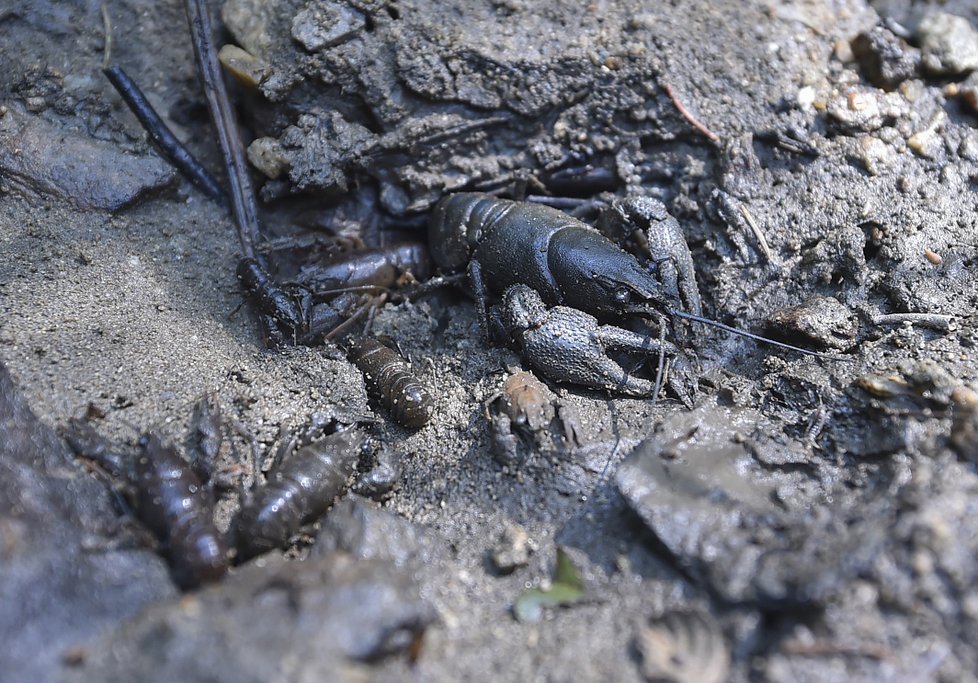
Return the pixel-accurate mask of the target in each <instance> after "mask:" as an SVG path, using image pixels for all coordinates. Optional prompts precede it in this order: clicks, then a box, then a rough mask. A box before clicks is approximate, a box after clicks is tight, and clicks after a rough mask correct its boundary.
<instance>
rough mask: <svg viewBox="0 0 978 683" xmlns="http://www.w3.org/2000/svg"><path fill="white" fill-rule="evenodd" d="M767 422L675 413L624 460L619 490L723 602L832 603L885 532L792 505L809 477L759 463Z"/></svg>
mask: <svg viewBox="0 0 978 683" xmlns="http://www.w3.org/2000/svg"><path fill="white" fill-rule="evenodd" d="M759 419H760V416H759V415H758V413H756V412H755V411H752V410H739V409H731V408H720V407H711V406H709V405H702V406H700V407H698V408H697V409H696V410H694V411H692V412H690V413H682V414H676V415H673V416H671V417H670V418H669V419H667V420H666V422H664V423H663V424H662V425H660V428H659V429H658V430H657V433H656V435H655V436H653V437H651V438H650V439H648V440H647V441H644V442H643V443H641V444H640V445H639V446H638V447H637V448H636V449H635V450H634V451H633V452H632V453H631V454H630V455H629V456H628V458H627V459H626V460H625V461H624V462H623V463H622V465H621V467H620V468H619V470H618V474H617V476H616V479H617V484H618V488H619V489H620V490H621V492H622V494H623V495H624V496H625V498H626V500H627V501H628V502H629V504H630V505H631V506H632V508H633V509H634V510H635V512H637V513H638V515H639V517H641V519H642V521H643V522H644V523H645V524H646V526H647V527H648V528H649V529H650V530H651V531H652V533H653V534H654V535H655V537H656V538H657V539H658V540H659V542H661V544H662V545H663V546H664V547H665V549H666V550H667V551H668V553H669V554H670V555H671V556H672V560H673V561H674V562H675V563H676V564H677V565H678V566H679V567H680V568H682V569H683V570H684V571H686V572H688V573H689V574H690V575H691V576H692V577H694V578H696V579H697V580H698V581H700V582H702V583H703V584H705V585H706V586H707V587H708V588H709V589H710V590H711V591H712V592H713V593H714V594H715V595H717V596H719V597H720V598H721V599H722V600H724V601H728V602H731V603H740V602H750V603H757V604H762V605H769V606H788V605H804V604H811V603H820V602H824V601H825V600H827V599H829V598H831V597H832V595H833V594H834V592H835V591H837V590H839V588H840V587H841V586H844V585H845V582H846V580H847V579H849V578H851V577H853V576H855V575H856V573H857V572H858V571H860V570H861V569H862V568H865V567H866V566H867V565H868V564H869V563H871V561H872V559H873V558H874V557H876V556H877V555H878V553H879V552H880V547H881V545H882V543H883V541H884V539H885V529H884V528H883V527H882V526H878V525H877V524H875V523H872V522H867V523H853V524H850V521H852V520H850V519H849V515H848V514H847V513H846V511H845V510H840V509H838V508H830V507H828V506H827V505H826V503H825V501H808V505H807V506H806V505H804V504H802V503H794V504H793V505H792V507H793V508H794V509H796V510H798V511H797V512H792V511H791V510H789V509H787V506H786V505H785V504H783V503H780V502H779V499H780V498H782V497H783V496H785V495H786V492H790V491H793V490H797V489H796V486H797V484H798V483H799V482H800V481H802V480H801V479H799V478H798V475H797V474H788V473H779V472H772V471H771V470H770V469H769V468H766V467H761V466H760V465H759V464H758V463H757V462H755V461H754V460H753V458H752V457H751V455H750V448H749V445H748V444H749V440H748V439H746V438H744V437H743V435H744V434H749V433H750V432H751V431H752V429H753V425H754V424H756V423H757V422H758V420H759ZM767 428H768V429H769V428H770V427H769V426H768V427H767ZM806 508H807V509H806ZM864 509H865V508H864ZM870 519H872V518H871V517H870Z"/></svg>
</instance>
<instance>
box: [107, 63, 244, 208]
mask: <svg viewBox="0 0 978 683" xmlns="http://www.w3.org/2000/svg"><path fill="white" fill-rule="evenodd" d="M102 73H104V74H105V76H106V78H108V79H109V82H110V83H112V86H113V87H114V88H115V89H116V91H117V92H118V93H119V95H120V96H121V97H122V99H123V100H124V101H125V103H126V105H128V107H129V110H130V111H131V112H132V113H133V114H135V115H136V118H137V119H139V122H140V123H141V124H142V125H143V128H144V129H145V130H146V132H147V133H148V134H149V137H150V139H151V140H152V141H153V142H154V143H155V144H156V146H157V148H159V150H160V151H161V152H162V153H163V156H165V157H166V158H167V159H168V160H169V161H170V163H171V164H173V165H174V166H176V167H177V169H178V170H179V171H180V172H181V173H183V174H184V175H185V176H186V177H187V178H188V179H189V180H190V181H191V182H192V183H193V184H194V185H196V186H197V187H198V188H200V190H201V192H203V193H204V194H206V195H207V196H208V197H210V198H211V199H214V200H217V201H219V202H221V203H222V204H223V203H226V201H227V199H226V198H225V196H224V190H222V189H221V186H220V185H218V183H217V180H215V179H214V176H212V175H211V174H210V172H208V170H207V169H206V168H204V167H203V166H202V165H201V163H200V162H199V161H197V160H196V159H195V158H194V156H193V154H191V153H190V150H188V149H187V148H186V147H184V146H183V143H182V142H180V141H179V140H178V139H177V137H176V136H175V135H174V134H173V131H171V130H170V129H169V128H168V127H167V125H166V123H164V121H163V119H162V118H160V115H159V114H157V113H156V110H155V109H153V105H151V104H150V103H149V100H147V99H146V96H145V95H144V94H143V92H142V91H141V90H140V89H139V86H137V85H136V84H135V83H134V82H133V80H132V79H131V78H129V75H128V74H127V73H126V72H125V71H123V69H122V67H121V66H112V67H109V68H107V69H103V70H102Z"/></svg>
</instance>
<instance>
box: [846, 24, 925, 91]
mask: <svg viewBox="0 0 978 683" xmlns="http://www.w3.org/2000/svg"><path fill="white" fill-rule="evenodd" d="M851 45H852V53H853V55H854V56H855V58H856V60H857V61H858V62H859V66H860V69H861V71H862V74H863V76H864V77H865V78H866V80H868V81H869V82H870V83H872V84H873V85H875V86H877V87H879V88H884V89H886V90H892V89H893V88H895V87H896V86H898V85H899V84H900V83H902V82H903V81H905V80H907V79H908V78H912V77H913V76H914V74H915V73H916V72H917V66H918V65H919V64H920V53H919V51H918V50H916V49H914V48H912V47H910V46H909V45H907V43H906V41H904V40H903V39H901V38H899V37H898V36H896V35H894V34H893V33H892V32H891V31H889V30H887V29H885V28H883V27H882V26H877V27H876V28H874V29H872V30H870V31H864V32H862V33H860V34H859V35H858V36H856V37H855V38H853V40H852V43H851Z"/></svg>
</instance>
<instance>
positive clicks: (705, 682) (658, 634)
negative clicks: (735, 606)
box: [636, 612, 730, 683]
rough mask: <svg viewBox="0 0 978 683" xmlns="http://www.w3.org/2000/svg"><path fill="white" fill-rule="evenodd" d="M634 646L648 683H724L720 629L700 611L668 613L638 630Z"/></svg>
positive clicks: (726, 662) (726, 665) (726, 656)
mask: <svg viewBox="0 0 978 683" xmlns="http://www.w3.org/2000/svg"><path fill="white" fill-rule="evenodd" d="M636 644H637V646H638V649H639V652H641V654H642V674H643V675H644V676H645V677H646V678H647V679H648V680H650V681H670V682H671V683H724V681H726V680H727V678H728V676H729V673H730V653H729V652H728V650H727V644H726V642H725V641H724V638H723V633H722V632H721V631H720V626H719V625H718V624H717V623H716V621H715V620H714V619H713V617H711V616H710V615H708V614H705V613H702V612H669V613H667V614H666V615H664V616H663V617H661V618H659V619H657V620H655V621H654V622H652V623H651V624H649V625H648V626H646V627H645V628H644V629H642V630H641V631H640V632H639V634H638V637H637V643H636Z"/></svg>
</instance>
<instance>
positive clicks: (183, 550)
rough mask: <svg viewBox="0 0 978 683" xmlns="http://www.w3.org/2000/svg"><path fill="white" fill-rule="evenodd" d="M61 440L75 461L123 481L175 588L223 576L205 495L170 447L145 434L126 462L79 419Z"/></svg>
mask: <svg viewBox="0 0 978 683" xmlns="http://www.w3.org/2000/svg"><path fill="white" fill-rule="evenodd" d="M65 438H66V439H67V440H68V443H69V444H70V445H71V447H72V448H73V449H74V450H75V452H76V453H77V454H78V455H79V456H80V457H83V458H87V459H89V460H92V461H93V462H95V463H96V464H97V465H99V466H100V467H102V468H103V469H105V470H107V471H108V472H109V473H110V474H112V475H113V476H118V477H121V478H122V479H123V484H122V491H123V494H124V495H125V497H126V499H127V500H128V501H129V503H130V504H131V505H132V507H133V508H134V509H135V511H136V514H137V516H138V517H139V520H140V521H141V522H142V523H143V524H144V525H146V527H147V528H148V529H149V530H150V531H151V532H152V533H153V535H154V536H155V537H156V539H157V540H158V541H159V542H160V545H161V547H162V550H163V554H164V556H165V557H166V559H167V562H168V563H169V565H170V571H171V573H172V575H173V580H174V581H175V582H176V583H177V585H179V586H180V587H181V588H184V589H191V588H196V587H197V586H199V585H201V584H203V583H207V582H210V581H215V580H217V579H219V578H221V577H222V576H223V575H224V574H225V573H226V572H227V569H228V549H227V546H226V545H225V543H224V540H223V538H222V536H221V533H220V532H219V531H218V530H217V527H216V526H215V525H214V515H213V500H212V497H211V491H210V489H209V488H208V487H206V486H205V485H204V484H203V483H202V482H201V480H200V479H199V478H198V477H197V475H196V474H194V472H193V470H192V469H191V467H190V465H189V464H188V463H187V462H186V461H185V460H184V459H183V458H181V457H180V456H179V455H178V454H177V452H176V450H175V449H174V448H173V447H171V446H168V445H167V444H165V443H163V441H161V440H160V438H159V437H157V436H155V435H152V434H147V435H144V436H143V437H142V438H140V440H139V451H138V453H137V454H136V455H135V458H127V457H126V455H125V454H124V453H122V452H120V451H121V449H120V448H119V447H118V446H116V445H115V444H113V443H112V442H110V441H108V440H107V439H104V438H103V437H101V436H99V435H98V433H96V432H95V430H94V429H93V428H92V427H91V425H89V424H88V423H87V422H84V421H82V420H72V421H71V423H70V425H69V428H68V429H67V430H66V431H65Z"/></svg>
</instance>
